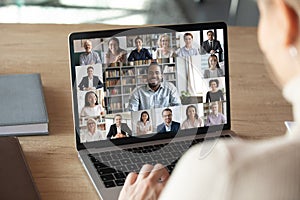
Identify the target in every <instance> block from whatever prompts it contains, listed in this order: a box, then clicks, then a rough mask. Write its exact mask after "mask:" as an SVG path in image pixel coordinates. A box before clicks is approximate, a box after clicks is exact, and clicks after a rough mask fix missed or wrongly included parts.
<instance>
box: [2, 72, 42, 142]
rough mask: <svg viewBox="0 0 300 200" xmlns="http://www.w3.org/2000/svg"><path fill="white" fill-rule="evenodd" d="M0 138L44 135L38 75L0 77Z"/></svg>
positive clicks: (40, 86)
mask: <svg viewBox="0 0 300 200" xmlns="http://www.w3.org/2000/svg"><path fill="white" fill-rule="evenodd" d="M0 96H1V98H0V111H1V112H0V136H7V135H39V134H48V113H47V109H46V104H45V99H44V94H43V88H42V82H41V77H40V74H15V75H0Z"/></svg>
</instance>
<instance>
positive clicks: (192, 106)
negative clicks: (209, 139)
mask: <svg viewBox="0 0 300 200" xmlns="http://www.w3.org/2000/svg"><path fill="white" fill-rule="evenodd" d="M190 108H194V109H195V118H196V119H198V118H199V116H198V111H197V107H196V106H194V105H189V106H188V107H187V108H186V110H185V114H186V118H187V119H188V118H189V116H188V110H189V109H190Z"/></svg>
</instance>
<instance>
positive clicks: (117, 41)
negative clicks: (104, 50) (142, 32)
mask: <svg viewBox="0 0 300 200" xmlns="http://www.w3.org/2000/svg"><path fill="white" fill-rule="evenodd" d="M111 41H115V42H116V43H117V44H118V47H119V49H118V50H120V41H119V39H118V38H115V37H112V38H110V39H109V40H108V43H107V44H108V46H109V43H110V42H111ZM108 52H111V51H110V49H109V48H108Z"/></svg>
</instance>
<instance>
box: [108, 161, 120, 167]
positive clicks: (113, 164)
mask: <svg viewBox="0 0 300 200" xmlns="http://www.w3.org/2000/svg"><path fill="white" fill-rule="evenodd" d="M109 163H110V164H111V166H118V165H121V162H120V161H118V160H112V161H109Z"/></svg>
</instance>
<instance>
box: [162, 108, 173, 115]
mask: <svg viewBox="0 0 300 200" xmlns="http://www.w3.org/2000/svg"><path fill="white" fill-rule="evenodd" d="M165 111H169V112H171V113H172V110H171V109H170V108H165V109H163V111H162V112H161V115H163V113H164V112H165Z"/></svg>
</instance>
